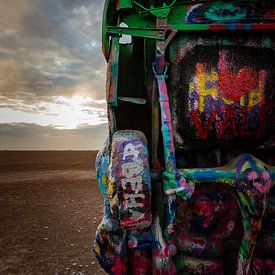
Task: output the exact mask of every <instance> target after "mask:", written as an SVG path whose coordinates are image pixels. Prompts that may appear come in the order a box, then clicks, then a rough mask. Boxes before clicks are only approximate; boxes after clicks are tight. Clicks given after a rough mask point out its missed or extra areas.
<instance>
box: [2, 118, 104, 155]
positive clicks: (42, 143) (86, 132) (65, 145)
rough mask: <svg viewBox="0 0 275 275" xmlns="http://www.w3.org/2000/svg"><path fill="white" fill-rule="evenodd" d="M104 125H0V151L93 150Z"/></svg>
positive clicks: (98, 142) (97, 147)
mask: <svg viewBox="0 0 275 275" xmlns="http://www.w3.org/2000/svg"><path fill="white" fill-rule="evenodd" d="M106 133H107V125H106V124H101V125H98V126H89V125H87V126H85V125H83V126H81V127H79V128H78V129H73V130H61V129H55V128H53V127H50V126H48V127H43V126H39V125H36V124H26V123H15V124H8V123H6V124H0V139H1V143H0V150H3V149H5V150H96V149H99V148H100V147H101V146H102V144H103V141H104V140H105V138H106Z"/></svg>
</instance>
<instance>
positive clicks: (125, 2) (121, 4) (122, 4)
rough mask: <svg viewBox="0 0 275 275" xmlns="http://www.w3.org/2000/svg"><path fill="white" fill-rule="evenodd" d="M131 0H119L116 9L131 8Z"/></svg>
mask: <svg viewBox="0 0 275 275" xmlns="http://www.w3.org/2000/svg"><path fill="white" fill-rule="evenodd" d="M132 7H133V5H132V1H131V0H119V1H118V5H117V9H129V8H132Z"/></svg>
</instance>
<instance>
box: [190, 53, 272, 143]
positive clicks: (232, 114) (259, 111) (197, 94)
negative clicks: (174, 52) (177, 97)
mask: <svg viewBox="0 0 275 275" xmlns="http://www.w3.org/2000/svg"><path fill="white" fill-rule="evenodd" d="M232 68H236V65H235V64H234V61H232V60H230V52H229V51H226V50H221V51H220V52H219V62H218V64H217V68H209V67H208V66H207V64H201V63H198V64H196V73H195V77H194V81H193V82H191V83H190V86H189V94H190V102H189V110H190V123H191V126H192V127H193V126H194V127H195V129H196V130H197V137H198V138H199V139H201V140H206V139H207V138H208V137H209V136H210V135H211V134H212V135H213V134H214V135H215V136H217V137H218V138H219V139H223V140H230V139H233V138H235V137H241V136H246V137H249V136H255V135H256V136H259V137H260V136H263V135H264V134H265V131H266V124H265V122H266V121H267V119H266V115H267V114H268V113H270V112H271V109H272V105H270V104H268V103H267V102H266V91H265V88H266V81H267V75H268V73H267V71H265V70H260V71H257V70H256V69H254V68H252V67H247V66H246V67H242V68H240V69H239V70H238V71H237V72H236V71H233V70H232ZM234 70H236V69H234Z"/></svg>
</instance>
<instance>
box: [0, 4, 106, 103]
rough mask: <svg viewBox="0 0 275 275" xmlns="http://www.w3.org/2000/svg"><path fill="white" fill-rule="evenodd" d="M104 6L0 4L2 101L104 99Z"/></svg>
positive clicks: (0, 80) (0, 89)
mask: <svg viewBox="0 0 275 275" xmlns="http://www.w3.org/2000/svg"><path fill="white" fill-rule="evenodd" d="M103 4H104V1H102V0H96V1H95V0H58V1H56V0H24V1H19V0H9V1H1V3H0V96H1V95H2V96H5V97H6V98H12V99H19V100H24V101H26V102H28V103H29V104H32V102H34V101H37V100H40V99H41V98H42V97H43V100H45V99H46V100H47V98H48V99H49V100H50V97H51V96H71V95H74V94H76V93H82V94H85V95H88V96H90V97H92V98H99V99H102V98H104V79H105V64H104V60H103V57H102V54H101V42H100V29H101V17H102V8H103Z"/></svg>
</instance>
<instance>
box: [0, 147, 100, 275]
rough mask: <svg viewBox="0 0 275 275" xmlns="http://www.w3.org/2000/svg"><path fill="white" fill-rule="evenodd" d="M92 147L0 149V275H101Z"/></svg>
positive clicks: (96, 195) (96, 191)
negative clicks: (96, 252)
mask: <svg viewBox="0 0 275 275" xmlns="http://www.w3.org/2000/svg"><path fill="white" fill-rule="evenodd" d="M95 157H96V152H95V151H41V152H40V151H20V152H17V151H0V274H5V275H8V274H24V275H29V274H35V275H38V274H52V275H55V274H56V275H57V274H75V275H76V274H78V275H83V274H85V275H86V274H91V275H94V274H105V273H104V271H103V270H102V269H101V268H100V267H99V265H98V263H97V260H96V259H95V256H94V254H93V251H92V244H93V240H94V236H95V230H96V228H97V225H98V224H99V223H100V221H101V217H102V212H103V208H102V206H103V199H102V197H101V194H100V192H99V188H98V185H97V183H96V180H95V169H94V162H95Z"/></svg>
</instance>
